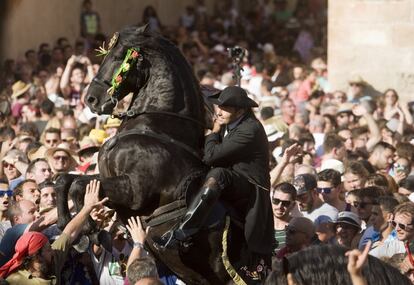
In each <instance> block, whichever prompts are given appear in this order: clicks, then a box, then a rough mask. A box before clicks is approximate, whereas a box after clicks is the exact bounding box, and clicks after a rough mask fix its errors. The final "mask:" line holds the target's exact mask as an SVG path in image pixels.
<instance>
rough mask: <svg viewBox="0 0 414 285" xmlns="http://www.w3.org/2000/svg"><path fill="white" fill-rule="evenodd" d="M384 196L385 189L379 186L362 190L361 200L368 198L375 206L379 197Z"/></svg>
mask: <svg viewBox="0 0 414 285" xmlns="http://www.w3.org/2000/svg"><path fill="white" fill-rule="evenodd" d="M382 195H384V191H383V189H381V188H380V187H377V186H369V187H365V188H362V189H361V190H360V197H361V199H363V198H368V199H370V200H371V201H372V203H374V204H378V197H379V196H382Z"/></svg>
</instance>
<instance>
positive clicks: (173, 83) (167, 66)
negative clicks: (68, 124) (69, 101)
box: [85, 26, 204, 121]
mask: <svg viewBox="0 0 414 285" xmlns="http://www.w3.org/2000/svg"><path fill="white" fill-rule="evenodd" d="M102 53H104V54H105V58H104V60H103V62H102V64H101V66H100V68H99V71H98V73H97V75H96V77H95V78H94V79H93V81H92V83H91V85H90V87H89V89H88V94H87V95H86V98H85V101H86V104H87V105H88V106H89V107H90V108H91V110H92V111H93V112H96V113H98V114H111V113H112V111H113V109H114V108H115V106H116V104H117V102H118V101H120V100H121V99H123V98H124V97H125V96H126V95H128V94H129V93H133V94H134V95H133V97H132V98H133V99H132V102H131V105H130V107H129V110H133V111H136V112H143V111H148V110H151V111H156V110H163V111H170V112H177V113H178V112H179V113H182V114H185V115H189V116H191V117H193V118H196V119H200V121H201V120H202V118H203V114H204V112H203V110H202V109H203V107H202V102H201V100H200V98H201V96H200V90H199V86H198V82H197V80H196V78H195V76H194V74H193V72H192V69H191V67H190V66H189V64H188V63H187V61H186V60H185V58H184V57H183V56H182V54H181V52H180V51H179V50H178V48H176V47H175V46H174V45H173V44H172V43H171V42H170V41H168V40H167V39H165V38H163V37H161V36H160V35H157V34H154V33H150V32H148V31H147V30H146V26H144V27H140V28H137V27H127V28H125V29H123V30H122V31H120V32H119V33H115V35H114V36H113V38H112V40H111V42H110V43H109V47H108V50H105V49H102Z"/></svg>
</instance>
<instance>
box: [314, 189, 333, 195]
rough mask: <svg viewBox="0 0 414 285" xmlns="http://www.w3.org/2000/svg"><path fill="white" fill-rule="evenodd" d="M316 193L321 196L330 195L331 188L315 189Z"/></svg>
mask: <svg viewBox="0 0 414 285" xmlns="http://www.w3.org/2000/svg"><path fill="white" fill-rule="evenodd" d="M316 192H318V193H321V194H330V193H331V192H332V188H331V187H325V188H319V187H318V188H316Z"/></svg>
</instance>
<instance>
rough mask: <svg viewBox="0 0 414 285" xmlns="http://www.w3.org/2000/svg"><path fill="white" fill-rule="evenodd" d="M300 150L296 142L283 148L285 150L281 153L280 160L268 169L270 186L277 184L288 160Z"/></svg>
mask: <svg viewBox="0 0 414 285" xmlns="http://www.w3.org/2000/svg"><path fill="white" fill-rule="evenodd" d="M300 151H301V146H300V145H298V144H297V143H295V144H293V145H291V146H290V147H288V148H287V149H285V152H284V153H283V156H282V159H281V160H280V162H279V164H278V165H276V166H275V168H273V169H272V170H271V171H270V185H271V186H272V187H274V186H275V185H276V184H277V182H278V180H279V178H280V176H281V175H282V173H283V170H284V169H285V167H286V166H287V165H288V164H289V162H291V161H292V160H294V159H295V158H296V157H297V155H298V154H299V152H300Z"/></svg>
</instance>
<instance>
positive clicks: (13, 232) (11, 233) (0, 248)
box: [0, 224, 27, 267]
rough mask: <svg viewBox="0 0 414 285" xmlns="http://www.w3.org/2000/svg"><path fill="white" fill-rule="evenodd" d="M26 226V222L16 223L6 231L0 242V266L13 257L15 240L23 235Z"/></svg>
mask: <svg viewBox="0 0 414 285" xmlns="http://www.w3.org/2000/svg"><path fill="white" fill-rule="evenodd" d="M26 228H27V224H18V225H14V226H12V227H11V228H10V229H8V230H7V231H6V233H5V234H4V237H3V239H2V240H1V242H0V253H1V254H0V267H1V266H3V265H4V264H5V263H7V262H8V261H9V260H10V259H11V258H12V257H13V255H14V252H15V250H14V248H15V246H16V242H17V240H18V239H19V238H20V237H21V236H22V235H23V233H24V231H25V230H26Z"/></svg>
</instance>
